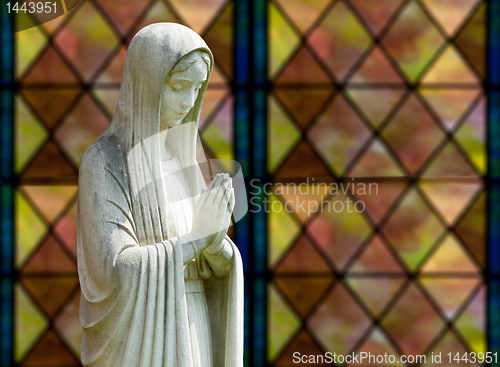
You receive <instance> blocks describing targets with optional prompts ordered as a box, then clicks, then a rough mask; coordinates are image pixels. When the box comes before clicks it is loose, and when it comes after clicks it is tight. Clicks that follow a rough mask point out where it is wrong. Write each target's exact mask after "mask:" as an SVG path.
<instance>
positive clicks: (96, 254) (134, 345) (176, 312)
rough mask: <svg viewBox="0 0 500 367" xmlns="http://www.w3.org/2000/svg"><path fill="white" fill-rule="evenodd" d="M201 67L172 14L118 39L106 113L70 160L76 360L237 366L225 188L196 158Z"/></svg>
mask: <svg viewBox="0 0 500 367" xmlns="http://www.w3.org/2000/svg"><path fill="white" fill-rule="evenodd" d="M212 65H213V58H212V54H211V52H210V50H209V49H208V47H207V45H206V44H205V42H204V41H203V39H202V38H201V37H200V36H199V35H198V34H196V33H195V32H194V31H192V30H191V29H189V28H187V27H184V26H182V25H179V24H173V23H157V24H153V25H150V26H148V27H145V28H143V29H142V30H141V31H139V32H138V33H137V35H136V36H135V37H134V39H133V40H132V42H131V44H130V46H129V49H128V52H127V57H126V60H125V67H124V72H123V77H122V84H121V89H120V98H119V102H118V107H117V110H116V112H115V115H114V117H113V120H112V122H111V124H110V127H109V128H108V129H107V130H106V131H105V132H104V133H103V135H102V136H101V137H100V138H99V139H98V140H97V141H96V142H95V143H94V144H93V145H92V146H91V147H90V148H89V149H88V150H87V152H86V153H85V154H84V156H83V158H82V161H81V163H80V177H79V194H78V195H79V196H78V237H77V240H78V273H79V277H80V284H81V288H82V297H81V302H80V321H81V323H82V326H83V328H84V333H83V339H82V348H81V358H82V362H83V364H84V365H85V366H95V367H105V366H106V367H107V366H109V367H111V366H130V367H135V366H147V367H151V366H153V367H161V366H169V367H170V366H172V367H174V366H179V367H180V366H186V367H197V366H200V367H201V366H203V367H212V366H216V367H219V366H227V367H229V366H231V367H238V366H243V267H242V262H241V257H240V254H239V251H238V249H237V247H236V246H235V245H234V243H233V242H232V241H231V239H230V238H229V237H228V236H227V228H228V226H229V224H230V220H231V213H232V211H233V209H234V190H233V188H232V185H231V179H230V177H229V176H227V175H223V174H220V175H217V176H216V177H215V178H214V179H213V181H212V182H211V183H210V184H209V186H208V188H207V187H206V184H205V181H204V179H203V177H202V172H201V171H200V169H199V167H198V165H197V164H198V163H201V162H197V161H196V158H198V160H199V159H200V154H199V152H198V154H197V151H196V147H197V138H198V121H199V116H200V110H201V106H202V102H203V97H204V95H205V91H206V88H207V84H208V79H209V77H210V73H211V68H212ZM201 156H202V155H201ZM210 359H211V360H210Z"/></svg>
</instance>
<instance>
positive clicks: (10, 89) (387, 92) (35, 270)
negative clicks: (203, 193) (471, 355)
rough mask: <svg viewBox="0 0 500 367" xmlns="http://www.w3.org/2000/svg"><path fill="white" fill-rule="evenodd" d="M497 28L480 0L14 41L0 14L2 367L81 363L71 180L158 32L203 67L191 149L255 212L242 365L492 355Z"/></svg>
mask: <svg viewBox="0 0 500 367" xmlns="http://www.w3.org/2000/svg"><path fill="white" fill-rule="evenodd" d="M72 2H75V1H73V0H72ZM66 3H69V0H67V1H66ZM2 11H3V9H2ZM498 19H500V5H499V4H498V2H497V1H489V2H488V1H486V0H310V1H309V0H307V1H306V0H253V1H248V0H132V1H127V2H119V1H114V2H113V1H109V0H83V1H80V2H79V3H78V5H77V6H76V7H75V8H74V9H73V10H71V11H69V12H68V13H67V14H66V15H64V16H61V17H59V18H56V19H55V20H53V21H51V22H48V23H44V24H42V25H40V26H36V27H32V28H29V29H27V30H25V31H22V32H17V33H12V32H11V31H10V28H9V24H8V22H7V21H6V17H5V12H3V13H2V23H1V24H2V29H1V31H2V42H5V43H2V54H1V58H2V64H1V71H2V99H1V101H0V102H1V103H2V121H1V127H2V144H1V147H0V153H1V167H0V169H1V200H2V202H1V204H2V210H1V211H0V216H1V225H2V236H1V240H2V244H1V252H2V258H1V260H2V278H1V280H2V283H1V292H2V308H1V314H2V324H1V326H2V337H1V349H2V352H1V355H2V358H0V365H1V366H11V365H19V366H36V365H40V364H43V365H45V366H78V365H79V364H80V362H79V349H80V340H81V333H82V332H81V326H80V323H79V320H78V308H79V305H78V301H79V296H80V295H79V293H80V290H79V284H78V276H77V270H76V253H75V251H76V195H77V190H78V187H77V177H78V176H77V175H78V163H79V160H80V157H81V155H82V154H83V152H84V151H85V150H86V149H87V147H88V146H89V145H90V144H91V143H92V142H93V141H94V140H95V139H96V138H97V137H98V136H99V135H100V134H101V133H102V132H103V131H104V129H106V127H107V126H108V124H109V121H110V119H111V117H112V115H113V113H114V110H115V107H116V104H117V99H118V94H119V88H120V80H121V73H122V68H123V63H124V58H125V54H126V49H127V45H128V43H129V42H130V39H131V37H132V36H133V35H134V34H135V32H136V31H137V30H138V29H140V28H142V27H143V26H145V25H147V24H150V23H154V22H159V21H173V22H180V23H183V24H186V25H188V26H190V27H192V28H193V29H195V30H196V31H197V32H199V33H200V34H201V35H202V36H203V37H204V39H205V40H206V41H207V43H208V45H209V46H210V48H211V49H212V51H213V53H214V56H215V59H216V65H215V69H214V72H213V74H212V77H211V81H210V85H209V90H208V91H207V94H206V97H205V101H204V106H203V111H202V119H201V123H200V135H201V138H202V140H203V143H204V148H205V152H206V153H207V154H208V155H209V156H210V157H212V158H222V159H235V160H237V161H238V162H239V163H240V164H241V167H242V170H243V173H244V175H245V180H246V183H247V184H248V193H249V199H251V198H252V197H253V196H254V194H252V192H255V191H259V193H258V194H256V198H255V199H257V200H256V201H254V202H253V203H257V204H263V203H264V200H266V201H267V205H268V208H270V210H269V211H265V210H259V211H255V210H252V209H255V207H254V206H253V204H252V203H250V206H249V209H251V210H250V212H249V213H248V214H247V215H246V216H245V217H244V218H243V219H242V220H241V221H240V222H238V223H236V225H235V226H234V228H233V229H232V231H234V232H233V235H234V238H235V240H236V243H237V244H238V246H239V249H240V252H241V254H242V257H243V261H244V269H245V366H255V367H263V366H282V367H284V366H293V365H295V363H293V360H292V358H293V354H292V353H293V352H297V351H298V352H300V353H301V354H315V355H316V354H324V352H326V351H330V352H336V353H337V354H339V353H340V354H344V355H345V354H348V353H352V352H356V353H358V352H362V351H365V352H371V353H372V354H384V353H387V354H391V355H395V356H398V355H401V354H425V355H429V354H431V353H432V352H434V353H438V352H443V355H445V354H447V353H448V352H453V353H456V352H462V353H463V352H465V351H475V352H479V351H493V352H495V351H498V347H499V344H500V343H499V340H500V337H499V334H498V333H499V332H500V320H499V317H498V304H499V303H498V292H499V289H500V285H499V284H498V279H499V278H498V275H499V274H500V269H499V268H500V267H499V266H498V263H497V262H495V261H494V260H493V259H494V258H495V256H494V255H499V251H500V245H499V243H498V239H499V238H500V234H499V230H498V226H497V225H496V223H495V220H498V216H499V212H498V204H495V199H498V198H500V189H499V188H498V174H499V167H500V166H499V165H498V156H499V154H498V152H499V147H498V142H499V141H500V139H499V137H500V134H499V131H498V126H499V125H498V116H499V114H498V105H499V103H500V96H499V95H498V86H499V84H500V74H499V71H498V70H499V69H498V68H494V67H492V65H497V64H498V63H499V62H500V61H499V60H500V57H499V54H500V51H499V50H500V46H499V44H498V43H499V41H498V40H499V39H500V37H498V34H497V33H498ZM22 21H23V22H25V23H26V24H25V25H24V26H29V25H30V24H32V25H34V24H35V23H34V22H36V19H34V18H30V17H25V18H22ZM313 179H314V181H313ZM255 182H258V183H257V184H255ZM301 184H303V185H302V186H301V187H302V189H301V191H298V193H296V192H293V191H292V192H290V191H286V190H285V191H284V190H283V189H282V188H283V187H287V186H290V187H293V186H294V185H295V187H299V186H300V185H301ZM348 185H349V186H348ZM362 187H365V188H366V190H365V191H363V190H361V191H360V190H359V189H360V188H362ZM256 188H259V189H260V190H256ZM370 188H371V189H372V191H369V189H370ZM264 189H266V191H268V192H269V194H267V193H266V192H264ZM349 203H350V205H351V207H350V209H347V205H348V204H349ZM355 203H357V204H356V205H358V206H355V205H354V204H355ZM361 203H362V204H361ZM340 205H343V207H342V210H339V209H341V206H340ZM361 205H362V207H361ZM280 208H281V209H280ZM360 208H361V209H363V210H358V211H357V210H356V209H360ZM285 209H286V210H285ZM493 224H495V225H493ZM495 348H496V349H495Z"/></svg>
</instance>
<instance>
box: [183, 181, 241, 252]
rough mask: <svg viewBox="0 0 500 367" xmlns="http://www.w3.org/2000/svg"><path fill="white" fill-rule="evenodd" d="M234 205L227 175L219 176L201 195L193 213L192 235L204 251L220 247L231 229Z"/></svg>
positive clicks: (232, 192)
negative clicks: (211, 247)
mask: <svg viewBox="0 0 500 367" xmlns="http://www.w3.org/2000/svg"><path fill="white" fill-rule="evenodd" d="M234 203H235V200H234V189H233V187H232V183H231V177H229V175H228V174H227V173H226V174H221V173H219V174H217V175H216V176H215V177H214V179H213V180H212V182H211V183H210V185H208V187H207V188H206V189H205V190H204V191H203V192H202V193H201V194H200V195H199V197H198V200H197V202H196V204H195V208H194V213H193V230H192V231H191V234H192V235H193V236H194V237H195V239H196V240H198V241H199V242H200V243H201V245H202V248H203V249H206V248H207V247H209V246H211V245H215V246H218V245H220V243H221V242H222V240H223V239H224V237H225V236H226V233H227V229H228V228H229V225H230V222H231V215H232V213H233V209H234Z"/></svg>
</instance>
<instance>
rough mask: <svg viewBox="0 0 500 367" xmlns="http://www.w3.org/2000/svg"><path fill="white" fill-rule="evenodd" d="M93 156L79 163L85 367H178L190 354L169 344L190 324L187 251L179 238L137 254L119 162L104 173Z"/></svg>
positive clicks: (100, 161) (99, 159)
mask: <svg viewBox="0 0 500 367" xmlns="http://www.w3.org/2000/svg"><path fill="white" fill-rule="evenodd" d="M87 153H88V152H87ZM87 153H86V154H85V155H84V157H83V158H82V161H81V163H80V177H79V193H78V229H77V243H78V246H77V247H78V274H79V278H80V284H81V289H82V296H81V301H80V321H81V324H82V327H83V329H84V333H83V338H82V348H81V357H82V362H83V364H84V366H92V367H94V366H96V367H101V366H120V365H125V364H126V365H130V366H135V365H138V364H139V360H141V361H146V362H144V363H145V365H157V364H158V363H161V362H159V361H161V360H163V361H164V365H175V364H176V362H175V361H176V360H177V359H178V358H181V359H182V358H183V357H182V355H184V354H186V350H187V348H184V347H182V346H181V345H179V343H177V344H176V341H175V340H170V339H169V338H174V339H177V337H175V336H176V335H177V336H178V334H179V332H178V331H176V328H177V327H178V325H180V324H183V323H187V319H186V320H183V318H185V317H184V316H185V315H187V314H186V312H184V311H182V310H183V309H185V306H184V305H182V304H181V305H178V304H177V303H178V302H183V298H182V297H179V296H177V295H176V293H177V292H180V294H181V295H182V294H184V293H183V292H184V289H183V286H184V283H183V267H182V248H181V247H180V246H177V243H178V242H179V241H177V239H176V238H173V239H169V240H168V241H163V242H161V243H154V244H148V245H142V246H139V244H138V241H137V237H136V233H135V227H134V226H135V224H134V222H133V216H132V215H131V213H132V211H131V210H130V209H131V208H130V206H129V203H130V201H129V198H128V195H129V194H128V191H127V188H128V185H126V184H125V183H124V182H121V181H120V175H119V173H120V164H119V162H114V164H113V165H106V163H105V161H104V160H103V159H102V155H101V157H99V155H98V154H95V153H94V154H92V152H91V153H90V154H87ZM123 169H126V168H125V166H124V167H123ZM123 177H124V175H122V179H123ZM176 279H177V280H176ZM174 283H175V284H174ZM186 317H187V316H186ZM179 323H180V324H179ZM176 325H177V326H176ZM181 331H182V330H181ZM183 339H185V340H188V338H181V340H183ZM176 345H177V346H176ZM136 359H137V360H136ZM125 361H127V362H125ZM158 365H161V364H158Z"/></svg>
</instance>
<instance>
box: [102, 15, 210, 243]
mask: <svg viewBox="0 0 500 367" xmlns="http://www.w3.org/2000/svg"><path fill="white" fill-rule="evenodd" d="M197 50H200V51H204V52H206V53H207V54H208V55H210V60H211V62H210V65H213V56H212V53H211V52H210V49H209V48H208V46H207V45H206V43H205V41H203V39H202V38H201V37H200V36H199V35H198V34H197V33H196V32H194V31H192V30H191V29H189V28H187V27H184V26H182V25H179V24H175V23H157V24H152V25H150V26H148V27H145V28H143V29H142V30H141V31H140V32H139V33H137V35H136V36H135V37H134V38H133V40H132V42H131V43H130V46H129V48H128V51H127V57H126V59H125V67H124V71H123V79H122V84H121V89H120V98H119V101H118V107H117V110H116V113H115V116H114V117H113V120H112V122H111V126H110V129H111V130H112V131H113V132H114V133H116V134H120V135H121V136H122V138H123V140H124V141H125V149H126V152H127V154H128V158H127V159H128V161H127V170H128V174H129V175H130V184H131V186H130V191H131V193H132V197H131V199H132V209H133V213H134V219H135V222H136V225H137V234H138V240H139V243H151V242H160V241H162V240H166V239H167V238H168V237H169V234H168V226H167V214H166V212H165V211H166V208H167V207H166V205H164V204H165V197H164V193H163V185H162V175H161V168H160V140H159V130H160V101H161V94H162V88H163V81H164V80H165V78H166V77H167V75H168V73H169V72H170V70H171V69H172V68H173V67H174V66H175V64H176V63H177V62H178V61H179V60H180V59H181V58H182V57H184V56H186V55H187V54H188V53H191V52H194V51H197ZM211 71H212V70H211V69H210V70H207V81H206V82H205V83H203V85H202V87H201V89H200V91H199V93H198V98H197V99H196V102H195V104H194V106H193V108H192V109H191V111H189V113H188V114H187V115H186V116H185V118H184V119H183V121H182V125H181V126H179V127H177V128H174V129H170V131H169V132H168V133H169V134H175V135H176V137H175V138H170V137H169V143H170V145H171V148H172V149H173V150H174V151H175V153H176V154H177V155H178V157H180V159H181V163H182V166H183V167H185V168H188V167H192V166H195V165H196V163H197V162H196V142H197V136H198V120H199V116H200V112H201V106H202V103H203V98H204V96H205V92H206V90H207V85H208V80H209V78H210V74H211ZM190 173H191V174H192V175H191V176H192V177H191V180H192V184H194V185H195V186H194V187H195V190H199V189H200V185H203V183H202V181H201V180H199V179H200V176H195V174H196V171H195V169H194V168H193V169H192V170H191V172H190ZM153 223H161V224H162V225H161V226H160V227H156V226H154V225H153Z"/></svg>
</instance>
